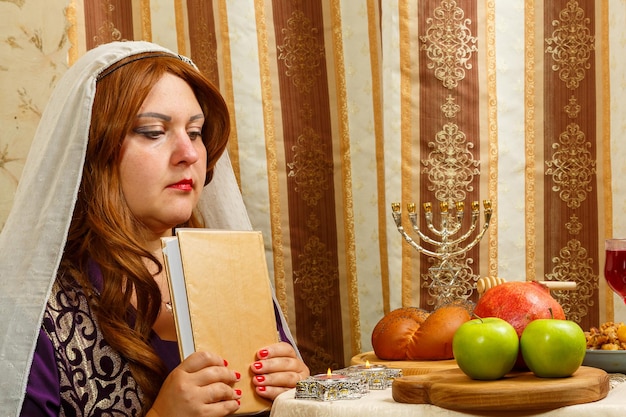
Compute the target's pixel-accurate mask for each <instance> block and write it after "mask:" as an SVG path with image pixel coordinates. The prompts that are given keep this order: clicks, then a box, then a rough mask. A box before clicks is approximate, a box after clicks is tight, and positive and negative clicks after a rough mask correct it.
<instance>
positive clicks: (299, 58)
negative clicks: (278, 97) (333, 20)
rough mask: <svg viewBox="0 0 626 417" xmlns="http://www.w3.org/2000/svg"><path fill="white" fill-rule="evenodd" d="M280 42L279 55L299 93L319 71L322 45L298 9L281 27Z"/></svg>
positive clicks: (315, 80) (309, 84)
mask: <svg viewBox="0 0 626 417" xmlns="http://www.w3.org/2000/svg"><path fill="white" fill-rule="evenodd" d="M282 33H283V43H282V45H278V51H279V52H280V55H278V59H280V60H283V61H284V63H285V66H286V67H287V71H285V75H287V76H288V77H290V78H291V79H292V81H293V84H294V85H295V86H296V88H297V89H298V90H299V91H300V92H301V93H308V92H309V91H310V89H311V88H312V87H313V85H314V84H315V83H316V82H317V79H318V78H319V76H320V75H321V69H320V65H321V62H322V60H323V58H324V47H323V46H321V45H320V44H319V41H318V29H317V28H315V27H313V25H312V23H311V20H310V19H308V18H307V17H306V16H305V15H304V13H303V12H302V11H300V10H296V11H294V12H293V15H292V16H291V17H290V18H289V19H288V20H287V27H286V28H284V29H282Z"/></svg>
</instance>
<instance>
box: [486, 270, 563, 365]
mask: <svg viewBox="0 0 626 417" xmlns="http://www.w3.org/2000/svg"><path fill="white" fill-rule="evenodd" d="M474 314H475V315H476V316H478V317H482V318H486V317H498V318H501V319H503V320H506V321H508V322H509V323H510V324H511V325H512V326H513V328H514V329H515V331H516V332H517V336H518V337H521V336H522V333H523V332H524V329H525V328H526V326H527V325H528V323H530V322H531V321H533V320H536V319H551V318H554V319H565V313H564V312H563V307H561V305H560V304H559V303H558V301H556V300H555V299H554V298H553V297H552V295H551V294H550V290H549V289H548V288H547V287H546V286H544V285H542V284H539V283H538V282H533V281H524V282H519V281H509V282H504V283H502V284H499V285H496V286H495V287H493V288H490V289H489V290H487V291H486V292H485V293H484V294H483V296H482V297H481V298H480V299H479V300H478V302H477V303H476V308H475V309H474ZM525 367H526V365H525V363H524V359H523V358H522V355H521V353H520V355H519V357H518V361H517V363H516V368H525Z"/></svg>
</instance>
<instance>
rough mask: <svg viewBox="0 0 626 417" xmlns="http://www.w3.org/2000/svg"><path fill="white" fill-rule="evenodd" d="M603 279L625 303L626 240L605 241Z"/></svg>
mask: <svg viewBox="0 0 626 417" xmlns="http://www.w3.org/2000/svg"><path fill="white" fill-rule="evenodd" d="M605 249H606V263H605V265H604V278H605V279H606V282H607V283H608V284H609V287H611V289H612V290H613V291H615V293H617V294H618V295H619V296H620V297H621V298H622V300H624V303H626V239H607V240H606V242H605Z"/></svg>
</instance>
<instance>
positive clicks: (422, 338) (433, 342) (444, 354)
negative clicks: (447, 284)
mask: <svg viewBox="0 0 626 417" xmlns="http://www.w3.org/2000/svg"><path fill="white" fill-rule="evenodd" d="M470 318H471V317H470V314H469V312H468V311H467V309H466V308H465V307H462V306H458V305H453V306H445V307H441V308H439V309H437V310H435V311H434V312H433V313H431V314H430V316H428V318H427V319H426V320H425V321H424V323H422V325H421V326H420V328H419V329H418V330H417V332H416V333H415V334H414V336H413V338H412V339H411V341H410V343H409V344H408V346H407V359H408V360H439V359H452V358H453V357H454V355H453V354H452V338H453V337H454V333H455V332H456V331H457V329H458V328H459V327H460V326H461V324H463V323H465V322H466V321H468V320H469V319H470Z"/></svg>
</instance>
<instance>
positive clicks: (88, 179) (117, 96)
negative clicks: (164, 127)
mask: <svg viewBox="0 0 626 417" xmlns="http://www.w3.org/2000/svg"><path fill="white" fill-rule="evenodd" d="M165 73H171V74H173V75H176V76H178V77H180V78H182V79H183V80H185V81H186V82H187V83H188V84H189V85H190V86H191V88H192V90H193V91H194V93H195V96H196V98H197V99H198V102H199V103H200V106H201V108H202V111H203V113H204V116H205V124H204V127H203V131H202V138H203V139H202V140H203V142H204V145H205V147H206V149H207V182H208V181H210V179H211V177H212V173H213V168H214V166H215V164H216V162H217V160H218V159H219V157H220V156H221V154H222V153H223V152H224V149H225V148H226V144H227V141H228V135H229V130H230V129H229V117H228V109H227V107H226V103H225V102H224V100H223V98H222V96H221V95H220V93H219V91H218V90H217V89H216V88H215V87H214V86H213V85H212V84H211V82H209V81H208V80H207V79H206V78H205V77H204V76H203V75H202V74H201V73H200V72H198V71H197V70H196V69H195V68H193V67H192V66H191V65H190V64H189V63H187V62H185V61H183V60H181V59H179V57H176V56H173V55H166V54H162V53H156V54H155V53H144V54H139V55H134V56H131V57H129V58H126V59H124V60H122V61H119V62H118V63H117V64H114V65H113V66H112V67H111V68H109V69H108V70H106V71H105V72H104V75H103V76H101V78H100V79H99V80H98V82H97V84H96V95H95V99H94V103H93V111H92V116H91V126H90V130H89V143H88V147H87V154H86V157H85V165H84V168H83V175H82V180H81V185H80V190H79V194H78V200H77V202H76V207H75V209H74V214H73V218H72V223H71V226H70V231H69V234H68V240H67V243H66V248H65V253H64V257H63V261H62V265H61V271H60V273H70V274H71V275H72V276H74V277H75V278H76V280H77V281H78V282H79V284H80V285H81V286H82V287H83V288H84V289H85V291H86V292H87V294H88V295H89V296H90V302H91V305H92V308H93V311H94V313H95V315H96V319H97V320H98V322H99V325H100V328H101V330H102V333H103V335H104V338H105V339H106V341H107V342H108V343H109V344H110V345H111V346H112V347H113V348H114V349H115V350H117V351H118V352H119V353H120V354H121V355H122V356H123V357H124V358H125V359H126V360H127V361H128V363H129V364H130V369H131V372H132V374H133V377H134V378H135V380H136V381H137V383H138V385H139V386H140V388H141V390H142V392H143V394H144V397H143V403H144V410H147V409H148V408H149V407H150V406H151V404H152V402H153V401H154V399H155V397H156V395H157V394H158V392H159V389H160V387H161V384H162V383H163V380H164V379H165V377H166V369H165V367H164V365H163V363H162V361H161V360H160V358H159V357H158V355H157V354H156V352H155V351H154V350H153V349H152V347H151V346H150V344H149V342H148V338H149V335H150V332H151V331H152V327H153V325H154V322H155V320H156V318H157V316H158V313H159V309H160V307H161V293H160V291H159V288H158V286H157V284H156V282H155V280H154V278H153V276H152V275H151V274H150V272H149V271H148V269H147V267H146V264H145V260H146V259H148V260H149V261H150V262H152V263H154V264H155V265H156V266H157V269H158V270H159V271H161V270H162V268H163V266H162V265H161V264H160V262H159V261H158V260H157V259H156V258H154V257H153V256H152V255H151V254H150V253H149V252H148V251H147V250H146V249H145V247H144V245H143V241H144V240H143V237H142V236H143V228H142V226H141V224H140V223H139V222H138V220H137V219H135V218H134V216H133V214H132V213H131V212H130V210H129V208H128V206H127V205H126V203H125V199H124V196H123V194H122V189H121V185H120V175H119V161H120V149H121V145H122V141H123V139H124V137H125V136H126V134H127V133H129V132H130V130H131V129H132V126H133V122H134V120H135V118H136V115H137V113H138V112H139V109H140V106H141V104H142V103H143V101H144V100H145V98H146V96H147V95H148V93H149V92H150V90H151V89H152V87H153V86H154V84H155V83H156V82H157V81H158V80H159V79H160V78H161V77H162V76H163V75H164V74H165ZM202 224H203V222H202V219H201V218H199V216H198V215H197V214H194V215H192V218H190V219H189V220H188V221H187V222H186V223H185V224H182V225H180V226H185V227H198V226H202ZM90 260H92V261H95V262H96V263H97V264H98V265H99V267H100V268H101V270H102V275H103V288H102V290H101V291H100V292H99V293H97V292H96V291H95V289H94V288H93V285H92V284H91V281H90V279H89V274H88V262H89V261H90ZM133 293H134V294H135V295H136V303H137V308H136V317H135V323H134V326H133V327H130V326H129V324H128V313H129V311H132V310H131V295H132V294H133Z"/></svg>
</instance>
